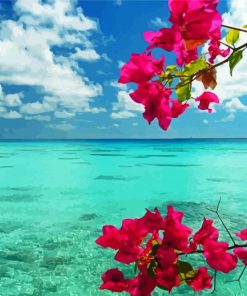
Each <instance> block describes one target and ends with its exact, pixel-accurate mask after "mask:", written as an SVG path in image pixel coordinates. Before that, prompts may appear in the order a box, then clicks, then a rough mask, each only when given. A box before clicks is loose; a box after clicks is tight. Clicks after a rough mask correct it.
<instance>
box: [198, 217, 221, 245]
mask: <svg viewBox="0 0 247 296" xmlns="http://www.w3.org/2000/svg"><path fill="white" fill-rule="evenodd" d="M213 223H214V221H213V220H208V219H206V218H204V220H203V223H202V226H201V228H200V229H199V230H198V231H197V232H196V233H195V234H194V236H193V241H194V242H195V243H196V244H203V243H204V241H205V239H207V238H210V239H212V240H215V241H216V240H218V237H219V232H218V229H217V228H215V227H214V226H213Z"/></svg>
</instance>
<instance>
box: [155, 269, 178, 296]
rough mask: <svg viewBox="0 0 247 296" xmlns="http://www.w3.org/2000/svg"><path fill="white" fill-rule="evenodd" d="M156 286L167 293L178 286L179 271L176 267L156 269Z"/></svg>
mask: <svg viewBox="0 0 247 296" xmlns="http://www.w3.org/2000/svg"><path fill="white" fill-rule="evenodd" d="M156 281H157V284H158V285H159V286H161V287H163V288H165V289H167V290H168V291H169V292H171V290H172V289H173V288H175V287H178V286H179V285H180V278H179V271H178V268H177V266H175V265H171V266H169V267H167V268H166V269H159V268H158V269H157V271H156Z"/></svg>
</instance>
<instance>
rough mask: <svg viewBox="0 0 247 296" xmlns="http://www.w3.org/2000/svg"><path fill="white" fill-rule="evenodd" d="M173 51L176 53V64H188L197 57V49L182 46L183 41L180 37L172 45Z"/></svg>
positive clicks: (180, 65)
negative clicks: (178, 40) (179, 39)
mask: <svg viewBox="0 0 247 296" xmlns="http://www.w3.org/2000/svg"><path fill="white" fill-rule="evenodd" d="M174 53H175V54H176V55H177V60H176V62H177V64H178V65H179V67H182V66H183V64H186V65H187V64H189V63H191V62H193V61H195V60H197V59H198V51H197V49H196V48H194V49H190V50H187V49H186V48H185V46H184V42H183V40H182V39H181V41H180V42H177V43H176V44H175V45H174Z"/></svg>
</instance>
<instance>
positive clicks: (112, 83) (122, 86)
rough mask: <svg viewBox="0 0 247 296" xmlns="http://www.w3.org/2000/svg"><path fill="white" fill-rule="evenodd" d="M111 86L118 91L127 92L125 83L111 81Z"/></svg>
mask: <svg viewBox="0 0 247 296" xmlns="http://www.w3.org/2000/svg"><path fill="white" fill-rule="evenodd" d="M110 85H111V86H112V87H114V88H116V89H120V90H126V91H127V89H128V88H127V85H126V84H123V83H118V82H117V81H116V80H114V81H111V82H110Z"/></svg>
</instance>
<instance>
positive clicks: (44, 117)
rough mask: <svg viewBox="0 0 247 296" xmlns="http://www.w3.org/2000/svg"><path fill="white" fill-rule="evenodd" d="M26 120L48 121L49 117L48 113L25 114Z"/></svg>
mask: <svg viewBox="0 0 247 296" xmlns="http://www.w3.org/2000/svg"><path fill="white" fill-rule="evenodd" d="M24 118H25V119H26V120H37V121H50V120H51V117H50V116H49V115H35V116H25V117H24Z"/></svg>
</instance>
